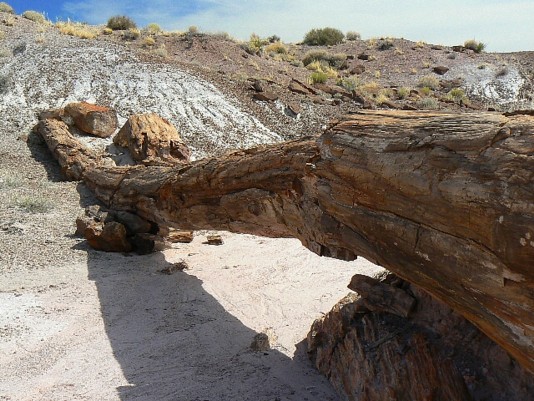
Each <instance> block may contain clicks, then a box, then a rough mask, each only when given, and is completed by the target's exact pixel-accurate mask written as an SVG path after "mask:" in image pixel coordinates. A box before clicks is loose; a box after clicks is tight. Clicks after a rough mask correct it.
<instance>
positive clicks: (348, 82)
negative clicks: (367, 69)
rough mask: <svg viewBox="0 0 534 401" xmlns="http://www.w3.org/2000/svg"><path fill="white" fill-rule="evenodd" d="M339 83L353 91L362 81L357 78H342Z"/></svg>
mask: <svg viewBox="0 0 534 401" xmlns="http://www.w3.org/2000/svg"><path fill="white" fill-rule="evenodd" d="M337 84H338V85H339V86H341V87H342V88H344V89H346V90H348V91H349V92H352V91H354V90H356V88H357V87H358V86H359V85H360V82H359V80H358V79H357V78H354V77H352V78H341V79H339V80H338V81H337Z"/></svg>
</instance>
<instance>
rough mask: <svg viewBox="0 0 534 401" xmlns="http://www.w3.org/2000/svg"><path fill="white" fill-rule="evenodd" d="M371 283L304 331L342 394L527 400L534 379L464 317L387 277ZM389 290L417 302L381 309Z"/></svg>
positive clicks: (376, 399) (379, 400) (384, 399)
mask: <svg viewBox="0 0 534 401" xmlns="http://www.w3.org/2000/svg"><path fill="white" fill-rule="evenodd" d="M368 279H369V278H368V277H367V278H364V277H361V281H364V280H365V281H366V282H369V283H371V280H373V279H370V280H368ZM358 281H360V280H358ZM373 283H374V285H372V286H370V287H369V288H370V289H371V291H370V292H369V291H365V292H366V294H360V295H361V297H359V296H358V295H356V294H354V293H351V294H349V295H347V296H346V297H345V298H343V299H342V300H341V301H340V302H339V303H338V304H336V305H335V306H334V308H332V310H331V311H330V312H328V313H327V314H326V315H324V316H322V317H321V318H320V319H318V320H316V321H315V322H314V323H313V325H312V327H311V330H310V333H309V334H308V339H307V340H308V341H307V343H308V354H309V356H310V358H311V360H312V361H313V364H314V365H315V366H316V367H317V369H318V370H319V371H320V372H321V373H323V374H324V375H325V376H326V377H328V379H329V380H330V382H331V383H332V384H333V386H334V387H335V388H336V389H337V390H338V392H339V393H341V394H343V395H344V396H345V398H344V399H347V400H372V401H389V400H398V401H404V400H405V401H413V400H450V401H452V400H454V401H456V400H458V401H459V400H462V401H468V400H477V401H482V400H484V401H504V400H506V401H523V400H528V399H531V398H532V394H534V382H533V381H532V376H531V375H530V374H528V372H527V371H526V370H524V369H522V368H521V366H520V365H518V364H517V363H513V362H512V361H511V359H510V357H509V356H508V355H507V354H506V352H505V351H504V350H503V349H502V348H501V347H499V346H498V345H497V344H495V343H494V342H492V341H491V340H490V339H489V338H488V337H486V336H485V335H483V334H482V333H481V332H480V331H479V330H478V329H477V328H476V327H474V326H473V325H472V324H470V323H469V322H468V321H467V320H466V319H464V318H462V317H461V316H460V315H459V314H457V313H455V312H453V311H452V310H451V309H450V308H449V307H447V306H446V305H445V304H443V303H441V302H439V301H437V300H435V299H433V298H431V297H430V296H429V295H428V294H427V293H425V292H424V291H423V290H421V289H419V288H417V287H416V286H414V285H412V284H410V283H408V282H405V281H403V280H401V279H399V278H398V277H395V276H394V275H392V274H389V275H388V276H387V277H385V278H384V279H383V280H381V281H378V280H374V281H373ZM349 287H351V286H349ZM389 294H397V295H396V296H395V298H396V299H399V298H402V297H409V298H410V299H415V300H416V306H415V307H414V308H413V310H412V311H411V312H410V314H409V316H407V317H406V316H405V317H402V316H399V315H398V314H396V313H390V312H391V310H390V311H380V310H381V309H384V308H383V305H384V304H387V303H389V302H391V301H390V298H389ZM402 294H404V295H402ZM382 295H383V296H385V298H381V296H382ZM393 312H394V311H393Z"/></svg>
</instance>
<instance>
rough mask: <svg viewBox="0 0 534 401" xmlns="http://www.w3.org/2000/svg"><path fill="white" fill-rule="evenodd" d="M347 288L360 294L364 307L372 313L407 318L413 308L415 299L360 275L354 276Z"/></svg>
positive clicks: (400, 290) (401, 291)
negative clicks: (384, 313) (385, 313)
mask: <svg viewBox="0 0 534 401" xmlns="http://www.w3.org/2000/svg"><path fill="white" fill-rule="evenodd" d="M348 287H349V288H350V289H351V290H352V291H356V292H357V293H358V294H360V296H361V297H362V301H363V303H364V305H365V306H366V307H367V308H368V309H369V310H371V311H374V312H389V313H393V314H395V315H398V316H401V317H408V316H409V314H410V312H411V311H412V310H413V308H414V306H415V299H414V298H413V297H412V296H410V295H408V294H407V293H406V291H404V290H402V289H400V288H396V287H394V286H391V285H388V284H385V283H382V282H380V281H379V280H377V279H374V278H372V277H369V276H364V275H362V274H356V275H354V276H353V277H352V279H351V281H350V284H349V285H348Z"/></svg>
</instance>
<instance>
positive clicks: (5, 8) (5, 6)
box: [0, 1, 15, 14]
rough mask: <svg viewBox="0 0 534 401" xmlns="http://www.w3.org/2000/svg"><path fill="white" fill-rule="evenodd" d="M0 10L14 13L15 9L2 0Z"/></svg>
mask: <svg viewBox="0 0 534 401" xmlns="http://www.w3.org/2000/svg"><path fill="white" fill-rule="evenodd" d="M0 12H2V13H9V14H15V10H13V7H11V6H10V5H9V4H7V3H6V2H4V1H2V2H0Z"/></svg>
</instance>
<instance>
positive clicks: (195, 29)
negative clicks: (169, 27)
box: [187, 25, 198, 35]
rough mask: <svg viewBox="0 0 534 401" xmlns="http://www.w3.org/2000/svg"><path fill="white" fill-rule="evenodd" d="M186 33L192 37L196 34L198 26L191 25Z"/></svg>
mask: <svg viewBox="0 0 534 401" xmlns="http://www.w3.org/2000/svg"><path fill="white" fill-rule="evenodd" d="M187 33H190V34H192V35H194V34H197V33H198V26H196V25H191V26H190V27H189V28H187Z"/></svg>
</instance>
